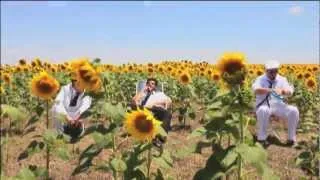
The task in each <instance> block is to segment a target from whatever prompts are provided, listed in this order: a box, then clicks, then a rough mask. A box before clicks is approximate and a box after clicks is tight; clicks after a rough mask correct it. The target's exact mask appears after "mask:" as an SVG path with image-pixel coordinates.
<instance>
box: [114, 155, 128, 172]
mask: <svg viewBox="0 0 320 180" xmlns="http://www.w3.org/2000/svg"><path fill="white" fill-rule="evenodd" d="M110 165H111V167H112V169H114V170H115V171H117V172H124V171H125V170H126V169H127V165H126V163H125V162H124V161H123V160H122V159H119V158H114V159H112V160H111V162H110Z"/></svg>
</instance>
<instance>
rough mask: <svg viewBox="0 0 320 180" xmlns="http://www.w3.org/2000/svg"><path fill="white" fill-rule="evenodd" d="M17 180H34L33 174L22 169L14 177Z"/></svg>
mask: <svg viewBox="0 0 320 180" xmlns="http://www.w3.org/2000/svg"><path fill="white" fill-rule="evenodd" d="M15 178H16V179H17V180H36V176H35V174H34V173H33V172H32V171H31V170H30V169H29V168H23V169H21V170H20V171H19V173H18V175H17V176H16V177H15Z"/></svg>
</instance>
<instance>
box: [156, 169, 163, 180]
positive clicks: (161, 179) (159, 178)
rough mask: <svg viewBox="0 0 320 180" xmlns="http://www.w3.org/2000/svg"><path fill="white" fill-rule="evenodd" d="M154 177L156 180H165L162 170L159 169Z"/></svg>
mask: <svg viewBox="0 0 320 180" xmlns="http://www.w3.org/2000/svg"><path fill="white" fill-rule="evenodd" d="M154 176H155V180H165V179H164V176H163V174H162V172H161V170H160V169H157V173H156V174H155V175H154Z"/></svg>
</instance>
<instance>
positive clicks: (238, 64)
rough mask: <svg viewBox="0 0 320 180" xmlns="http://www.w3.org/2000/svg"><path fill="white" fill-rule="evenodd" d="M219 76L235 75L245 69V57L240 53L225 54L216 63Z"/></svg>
mask: <svg viewBox="0 0 320 180" xmlns="http://www.w3.org/2000/svg"><path fill="white" fill-rule="evenodd" d="M217 67H218V69H219V70H220V72H221V74H223V73H228V74H235V73H236V72H238V71H241V70H242V69H243V68H245V56H244V54H242V53H225V54H224V55H223V56H222V57H221V58H220V60H219V61H218V63H217Z"/></svg>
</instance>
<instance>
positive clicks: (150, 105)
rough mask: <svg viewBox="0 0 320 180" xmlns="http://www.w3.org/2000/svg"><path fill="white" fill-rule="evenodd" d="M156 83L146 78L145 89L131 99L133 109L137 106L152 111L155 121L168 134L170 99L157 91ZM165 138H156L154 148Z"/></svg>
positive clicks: (170, 115)
mask: <svg viewBox="0 0 320 180" xmlns="http://www.w3.org/2000/svg"><path fill="white" fill-rule="evenodd" d="M157 85H158V81H157V80H156V79H154V78H148V79H147V82H146V86H145V88H144V89H143V90H142V91H140V92H139V93H137V94H136V95H135V96H134V97H133V98H132V104H133V109H135V108H136V107H137V106H139V107H145V108H147V109H149V110H150V111H152V113H153V115H154V116H155V118H156V119H158V120H160V121H162V127H163V128H164V130H165V131H166V132H167V133H168V132H169V131H170V130H171V126H170V124H171V118H172V114H171V113H170V112H169V111H168V108H170V107H171V104H172V101H171V99H170V97H168V96H167V95H165V94H164V93H163V92H161V91H157V89H156V87H157ZM165 141H166V140H165V137H161V136H157V138H156V139H155V140H154V144H155V145H156V146H161V145H162V143H164V142H165Z"/></svg>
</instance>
